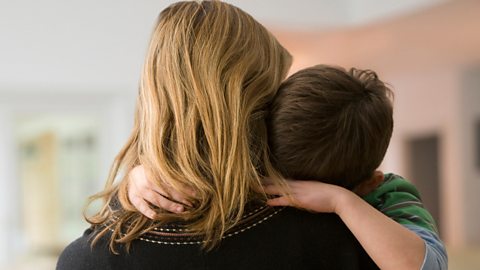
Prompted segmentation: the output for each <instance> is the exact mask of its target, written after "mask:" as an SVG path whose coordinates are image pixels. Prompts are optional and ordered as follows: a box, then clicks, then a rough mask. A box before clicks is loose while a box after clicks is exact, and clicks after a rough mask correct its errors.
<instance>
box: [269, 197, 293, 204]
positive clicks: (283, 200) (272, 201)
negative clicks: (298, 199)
mask: <svg viewBox="0 0 480 270" xmlns="http://www.w3.org/2000/svg"><path fill="white" fill-rule="evenodd" d="M267 204H268V205H270V206H292V204H291V202H290V200H288V199H287V197H278V198H273V199H269V200H267Z"/></svg>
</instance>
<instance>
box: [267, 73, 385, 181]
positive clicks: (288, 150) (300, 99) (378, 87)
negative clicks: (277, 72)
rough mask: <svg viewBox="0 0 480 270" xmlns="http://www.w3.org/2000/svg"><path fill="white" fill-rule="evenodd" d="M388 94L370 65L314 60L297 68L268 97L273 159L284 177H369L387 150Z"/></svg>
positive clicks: (333, 178)
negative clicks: (336, 64)
mask: <svg viewBox="0 0 480 270" xmlns="http://www.w3.org/2000/svg"><path fill="white" fill-rule="evenodd" d="M392 96H393V93H392V91H391V90H390V89H389V88H388V87H387V86H386V85H385V83H383V82H382V81H381V80H379V79H378V77H377V74H376V73H375V72H373V71H370V70H359V69H354V68H352V69H350V70H349V71H346V70H345V69H343V68H339V67H332V66H326V65H318V66H314V67H310V68H306V69H303V70H301V71H298V72H297V73H295V74H293V75H292V76H290V77H289V78H288V79H287V80H286V81H285V82H283V83H282V85H281V86H280V90H279V92H278V94H277V96H276V97H275V99H274V101H273V103H272V107H271V112H270V113H271V114H270V119H269V125H270V127H269V132H270V133H269V143H270V147H271V151H272V159H273V162H274V164H275V165H276V167H277V168H278V170H279V171H280V172H281V173H282V174H283V175H284V177H287V178H294V179H301V180H319V181H322V182H326V183H331V184H336V185H340V186H343V187H345V188H348V189H353V188H354V187H355V186H357V185H358V184H360V183H361V182H363V181H365V180H367V179H370V178H371V176H372V174H373V172H374V171H375V169H376V168H378V166H379V165H380V163H381V162H382V160H383V157H384V156H385V152H386V150H387V147H388V144H389V142H390V137H391V135H392V131H393V117H392V116H393V107H392V102H391V100H390V98H392Z"/></svg>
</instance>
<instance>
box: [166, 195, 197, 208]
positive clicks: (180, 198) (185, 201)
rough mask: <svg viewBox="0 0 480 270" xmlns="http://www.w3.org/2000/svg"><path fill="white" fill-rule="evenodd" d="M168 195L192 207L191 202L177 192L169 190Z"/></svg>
mask: <svg viewBox="0 0 480 270" xmlns="http://www.w3.org/2000/svg"><path fill="white" fill-rule="evenodd" d="M168 197H170V198H172V199H173V200H175V201H177V202H180V203H182V204H184V205H186V206H189V207H192V204H191V203H190V202H189V201H188V200H187V199H185V197H184V196H183V195H182V194H181V193H179V192H175V191H172V192H169V193H168Z"/></svg>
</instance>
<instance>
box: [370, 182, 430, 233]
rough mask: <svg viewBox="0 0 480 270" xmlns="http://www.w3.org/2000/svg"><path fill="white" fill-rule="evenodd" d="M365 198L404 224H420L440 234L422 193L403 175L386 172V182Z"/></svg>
mask: <svg viewBox="0 0 480 270" xmlns="http://www.w3.org/2000/svg"><path fill="white" fill-rule="evenodd" d="M364 199H365V200H366V201H367V202H368V203H369V204H370V205H372V206H373V207H375V208H376V209H377V210H379V211H380V212H382V213H383V214H385V215H386V216H388V217H389V218H391V219H393V220H395V221H396V222H398V223H400V224H402V225H415V226H419V227H422V228H424V229H426V230H429V231H431V232H433V233H435V234H437V235H438V230H437V226H436V224H435V220H434V219H433V217H432V215H431V214H430V213H429V212H428V210H427V209H425V207H424V206H423V203H422V200H421V198H420V193H419V192H418V190H417V189H416V188H415V186H414V185H413V184H411V183H410V182H408V181H407V180H405V179H404V178H402V177H401V176H398V175H395V174H386V175H385V180H384V182H383V183H382V184H381V185H380V186H379V187H377V188H376V189H375V190H374V191H373V192H371V193H370V194H368V195H366V196H365V197H364Z"/></svg>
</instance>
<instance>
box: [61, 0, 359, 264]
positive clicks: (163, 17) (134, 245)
mask: <svg viewBox="0 0 480 270" xmlns="http://www.w3.org/2000/svg"><path fill="white" fill-rule="evenodd" d="M290 64H291V57H290V55H289V53H288V52H287V51H286V50H285V49H284V48H283V47H282V46H281V45H280V44H279V43H278V41H277V40H276V39H275V38H274V37H273V36H272V35H271V34H270V33H269V32H268V31H267V30H266V29H265V28H264V27H263V26H262V25H260V24H259V23H258V22H256V21H255V20H254V19H253V18H252V17H250V16H249V15H248V14H246V13H245V12H243V11H241V10H240V9H238V8H236V7H234V6H231V5H229V4H226V3H222V2H219V1H202V2H198V1H193V2H179V3H176V4H173V5H171V6H170V7H168V8H167V9H165V10H164V11H162V13H161V14H160V17H159V20H158V22H157V25H156V27H155V30H154V32H153V35H152V38H151V42H150V46H149V48H148V52H147V57H146V60H145V66H144V70H143V74H142V78H141V85H140V91H139V96H138V100H137V109H136V117H135V125H134V128H133V132H132V135H131V136H130V138H129V140H128V142H127V144H126V145H125V147H124V148H123V149H122V151H121V152H120V153H119V155H118V156H117V158H116V160H115V162H114V165H113V167H112V170H111V172H110V176H109V179H108V181H107V184H106V187H105V189H104V190H103V191H102V192H100V193H98V194H97V195H95V196H94V197H93V199H103V200H104V206H103V208H102V209H101V210H100V211H99V212H98V213H97V214H96V215H94V216H92V217H89V218H87V220H88V221H89V222H90V223H91V224H92V227H91V228H90V229H89V230H87V231H86V232H85V234H84V236H83V237H81V238H79V239H78V240H76V241H75V242H73V243H72V244H71V245H70V246H68V247H67V248H66V249H65V251H64V252H63V253H62V255H61V256H60V258H59V261H58V265H57V269H60V270H63V269H69V270H71V269H244V268H247V267H249V268H254V269H308V268H312V269H313V268H314V269H347V268H348V269H357V268H359V267H360V266H361V263H360V261H362V260H364V259H366V258H367V256H366V255H365V254H364V253H363V252H362V250H361V249H360V248H359V246H358V244H357V243H356V241H355V240H354V239H353V237H352V236H351V234H350V233H349V232H348V231H347V230H346V228H345V227H344V225H343V224H342V223H341V222H340V221H339V220H338V218H336V217H335V216H333V215H313V214H309V213H305V212H300V211H298V210H294V209H283V208H270V207H267V206H265V204H264V203H262V202H264V201H265V199H266V195H265V193H264V192H263V191H262V185H261V179H263V178H264V177H265V176H268V177H270V178H271V179H273V181H277V182H279V184H280V185H281V184H282V183H281V182H280V181H281V180H275V179H280V177H278V173H277V172H276V171H275V169H274V168H273V166H272V165H271V164H270V162H269V157H268V148H267V143H266V142H267V131H266V124H265V116H266V109H267V106H268V103H269V102H270V101H271V99H272V98H273V96H274V95H275V93H276V91H277V88H278V86H279V84H280V82H281V81H282V80H283V79H284V78H285V76H286V74H287V71H288V68H289V66H290ZM139 164H142V165H143V166H144V168H145V170H146V171H147V172H148V173H149V175H150V177H151V178H152V179H154V181H155V184H156V185H157V186H158V188H160V189H162V190H169V191H171V192H170V193H169V194H165V195H166V196H169V197H170V199H173V200H175V195H174V194H178V195H179V197H182V198H186V200H184V201H182V202H179V203H183V204H182V206H183V207H187V209H186V210H187V211H183V212H182V211H177V212H178V213H172V212H166V211H165V212H159V213H158V214H157V215H156V217H155V220H153V221H151V220H150V219H148V218H146V217H144V216H143V215H141V214H140V213H138V212H137V211H136V210H135V208H134V207H133V206H132V205H131V202H130V201H129V200H128V198H127V183H128V181H127V180H128V179H127V178H126V177H122V174H123V175H124V174H125V173H126V172H128V171H130V170H132V169H133V168H134V167H135V166H138V165H139ZM116 179H119V181H118V183H116V182H115V180H116ZM162 179H169V180H168V182H166V181H163V180H162ZM179 210H183V209H179Z"/></svg>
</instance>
